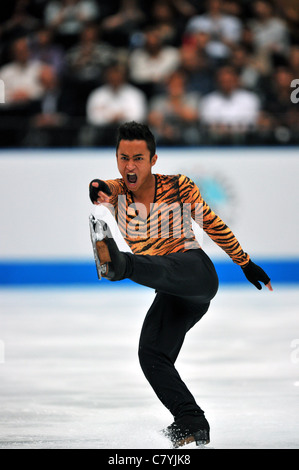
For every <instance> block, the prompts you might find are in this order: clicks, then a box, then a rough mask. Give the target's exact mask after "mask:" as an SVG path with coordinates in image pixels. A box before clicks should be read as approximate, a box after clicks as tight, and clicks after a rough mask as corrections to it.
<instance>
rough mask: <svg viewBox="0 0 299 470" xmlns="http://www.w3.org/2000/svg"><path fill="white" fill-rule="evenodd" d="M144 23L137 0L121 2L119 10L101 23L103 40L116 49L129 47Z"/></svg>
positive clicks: (143, 16)
mask: <svg viewBox="0 0 299 470" xmlns="http://www.w3.org/2000/svg"><path fill="white" fill-rule="evenodd" d="M144 21H145V15H144V13H143V11H142V10H141V8H140V7H139V2H138V0H121V2H120V7H119V10H118V11H117V12H116V13H115V14H113V15H109V16H108V17H106V18H104V20H103V21H102V28H103V35H104V39H105V40H107V41H108V42H110V43H111V44H112V45H114V46H117V47H120V46H123V47H129V46H130V44H131V38H132V36H133V35H134V33H136V32H137V31H139V29H140V28H141V26H142V24H143V23H144Z"/></svg>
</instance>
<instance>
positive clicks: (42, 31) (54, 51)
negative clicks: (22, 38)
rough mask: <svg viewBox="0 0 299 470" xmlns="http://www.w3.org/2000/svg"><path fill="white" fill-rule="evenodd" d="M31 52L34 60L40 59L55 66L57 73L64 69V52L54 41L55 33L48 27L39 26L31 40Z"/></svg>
mask: <svg viewBox="0 0 299 470" xmlns="http://www.w3.org/2000/svg"><path fill="white" fill-rule="evenodd" d="M30 53H31V58H32V59H33V60H38V61H40V62H43V63H45V64H48V65H51V66H52V67H54V69H55V71H56V73H58V74H60V73H61V71H62V66H63V60H64V52H63V49H62V48H61V47H60V46H59V45H57V44H54V43H53V33H52V31H50V30H49V29H47V28H44V27H42V28H39V29H38V30H37V31H36V33H35V34H34V36H33V38H32V40H31V41H30Z"/></svg>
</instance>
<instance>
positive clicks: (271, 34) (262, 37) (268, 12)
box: [249, 0, 289, 56]
mask: <svg viewBox="0 0 299 470" xmlns="http://www.w3.org/2000/svg"><path fill="white" fill-rule="evenodd" d="M252 7H253V12H254V16H255V17H254V18H253V19H252V20H251V21H250V22H249V27H250V30H251V32H252V35H253V45H254V48H255V50H256V51H257V53H266V54H268V55H270V56H271V55H273V54H280V55H281V54H282V55H286V54H287V52H288V48H289V33H288V29H287V24H286V22H285V21H284V20H283V19H281V18H278V17H277V16H276V15H275V11H274V7H273V4H272V2H271V1H270V0H256V1H254V2H253V5H252Z"/></svg>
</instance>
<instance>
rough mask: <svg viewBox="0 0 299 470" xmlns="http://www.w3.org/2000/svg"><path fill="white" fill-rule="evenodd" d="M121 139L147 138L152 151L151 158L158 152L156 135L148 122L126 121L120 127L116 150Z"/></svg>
mask: <svg viewBox="0 0 299 470" xmlns="http://www.w3.org/2000/svg"><path fill="white" fill-rule="evenodd" d="M121 140H145V142H146V144H147V148H148V149H149V151H150V158H151V159H152V158H153V156H154V155H155V154H156V142H155V137H154V136H153V134H152V132H151V131H150V129H149V127H148V126H147V125H146V124H140V123H138V122H135V121H131V122H125V123H124V124H122V125H121V126H119V128H118V134H117V139H116V151H117V150H118V146H119V143H120V141H121Z"/></svg>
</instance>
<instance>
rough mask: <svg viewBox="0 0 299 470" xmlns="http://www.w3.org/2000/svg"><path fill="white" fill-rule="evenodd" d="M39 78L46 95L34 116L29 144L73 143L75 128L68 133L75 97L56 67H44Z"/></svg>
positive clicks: (52, 145)
mask: <svg viewBox="0 0 299 470" xmlns="http://www.w3.org/2000/svg"><path fill="white" fill-rule="evenodd" d="M39 79H40V83H41V86H42V88H43V94H42V96H41V98H40V99H39V100H38V102H37V107H36V114H34V116H33V117H32V119H31V123H30V131H29V133H28V135H27V137H26V139H25V145H27V146H30V147H32V146H34V147H36V146H40V147H59V146H65V145H70V144H71V142H72V137H71V135H73V134H74V129H73V128H72V129H71V131H69V132H68V129H67V124H68V122H69V118H70V117H71V115H72V113H73V100H72V99H71V96H70V95H68V93H67V92H66V90H63V89H62V88H61V86H60V84H59V78H58V75H57V73H56V71H55V69H54V68H53V67H50V66H48V65H45V66H43V67H42V68H41V71H40V75H39Z"/></svg>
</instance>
